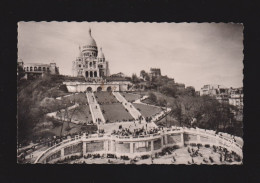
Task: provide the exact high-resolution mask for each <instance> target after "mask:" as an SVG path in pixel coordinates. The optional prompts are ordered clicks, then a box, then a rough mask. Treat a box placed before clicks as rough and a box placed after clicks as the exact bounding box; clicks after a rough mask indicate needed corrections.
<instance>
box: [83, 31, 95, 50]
mask: <svg viewBox="0 0 260 183" xmlns="http://www.w3.org/2000/svg"><path fill="white" fill-rule="evenodd" d="M88 33H89V36H88V38H87V40H86V44H85V45H89V46H95V47H97V44H96V41H95V40H94V39H93V37H92V36H91V29H89V31H88Z"/></svg>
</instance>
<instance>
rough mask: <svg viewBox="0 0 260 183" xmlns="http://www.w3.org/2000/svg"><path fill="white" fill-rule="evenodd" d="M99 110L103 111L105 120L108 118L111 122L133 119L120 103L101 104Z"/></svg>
mask: <svg viewBox="0 0 260 183" xmlns="http://www.w3.org/2000/svg"><path fill="white" fill-rule="evenodd" d="M100 107H101V110H104V111H105V113H103V115H104V118H105V120H108V122H109V123H111V122H118V121H126V120H133V117H132V116H131V114H130V113H129V112H127V111H126V109H125V108H124V107H123V105H122V104H120V103H114V104H102V105H100Z"/></svg>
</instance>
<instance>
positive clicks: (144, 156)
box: [141, 155, 150, 159]
mask: <svg viewBox="0 0 260 183" xmlns="http://www.w3.org/2000/svg"><path fill="white" fill-rule="evenodd" d="M149 157H150V156H149V155H143V156H141V159H148V158H149Z"/></svg>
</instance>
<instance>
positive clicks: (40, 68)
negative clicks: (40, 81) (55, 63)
mask: <svg viewBox="0 0 260 183" xmlns="http://www.w3.org/2000/svg"><path fill="white" fill-rule="evenodd" d="M24 70H25V71H46V70H47V71H48V70H49V67H24Z"/></svg>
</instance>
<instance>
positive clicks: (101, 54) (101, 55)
mask: <svg viewBox="0 0 260 183" xmlns="http://www.w3.org/2000/svg"><path fill="white" fill-rule="evenodd" d="M97 57H98V58H105V55H104V53H103V52H102V48H100V51H99V52H98V56H97Z"/></svg>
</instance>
